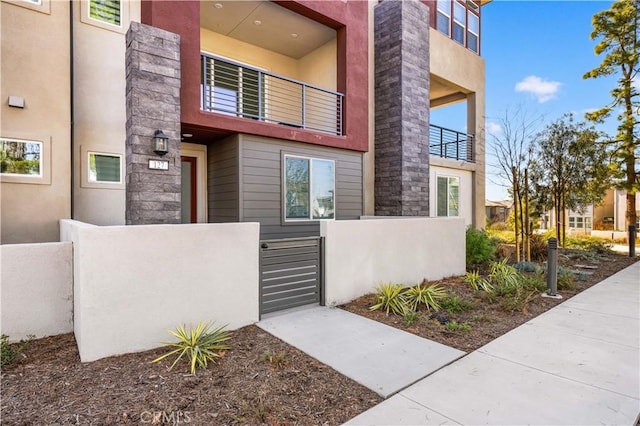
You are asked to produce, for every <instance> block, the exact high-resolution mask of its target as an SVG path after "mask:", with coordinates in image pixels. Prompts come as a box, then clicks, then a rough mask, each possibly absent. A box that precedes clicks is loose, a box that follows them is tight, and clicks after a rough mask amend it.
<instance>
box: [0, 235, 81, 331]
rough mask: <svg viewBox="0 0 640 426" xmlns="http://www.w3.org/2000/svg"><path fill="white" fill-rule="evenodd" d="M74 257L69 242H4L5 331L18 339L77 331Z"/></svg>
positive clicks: (0, 253)
mask: <svg viewBox="0 0 640 426" xmlns="http://www.w3.org/2000/svg"><path fill="white" fill-rule="evenodd" d="M71 256H72V247H71V243H68V242H67V243H42V244H5V245H0V261H1V262H0V263H1V272H0V278H1V280H0V281H1V282H2V286H1V294H0V299H1V305H2V326H1V328H2V334H6V335H8V336H9V338H10V340H11V341H17V340H20V339H23V338H25V337H27V336H29V335H35V336H36V337H45V336H52V335H55V334H61V333H70V332H71V331H73V276H72V271H71Z"/></svg>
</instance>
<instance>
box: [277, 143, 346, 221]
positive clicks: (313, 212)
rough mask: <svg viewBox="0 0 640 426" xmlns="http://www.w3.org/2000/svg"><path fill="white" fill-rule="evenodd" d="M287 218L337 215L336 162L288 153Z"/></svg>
mask: <svg viewBox="0 0 640 426" xmlns="http://www.w3.org/2000/svg"><path fill="white" fill-rule="evenodd" d="M284 163H285V164H284V169H285V170H284V176H285V179H284V180H285V182H284V185H285V188H284V193H285V200H284V203H285V206H284V208H285V215H284V217H285V220H287V221H295V220H322V219H334V218H335V162H334V161H333V160H320V159H317V158H305V157H295V156H290V155H285V157H284Z"/></svg>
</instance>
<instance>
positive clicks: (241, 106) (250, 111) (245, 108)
mask: <svg viewBox="0 0 640 426" xmlns="http://www.w3.org/2000/svg"><path fill="white" fill-rule="evenodd" d="M202 68H203V70H202V72H203V74H206V75H205V77H206V78H205V80H204V81H205V82H206V83H205V86H204V88H203V90H204V104H203V109H205V110H207V111H215V112H219V113H223V114H229V115H237V116H241V117H246V118H256V119H257V118H259V117H260V106H259V103H260V102H261V101H262V102H264V96H260V94H261V93H263V92H264V79H263V77H262V75H261V74H260V72H258V71H257V70H253V69H250V68H246V67H243V66H240V65H236V64H233V63H231V62H226V61H223V60H218V59H214V58H210V57H203V64H202Z"/></svg>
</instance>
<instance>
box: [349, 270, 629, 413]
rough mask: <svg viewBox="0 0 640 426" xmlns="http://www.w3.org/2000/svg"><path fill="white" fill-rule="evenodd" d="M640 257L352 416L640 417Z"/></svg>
mask: <svg viewBox="0 0 640 426" xmlns="http://www.w3.org/2000/svg"><path fill="white" fill-rule="evenodd" d="M638 416H640V262H638V263H635V264H634V265H632V266H630V267H628V268H626V269H624V270H623V271H620V272H619V273H617V274H615V275H613V276H611V277H609V278H607V279H606V280H604V281H602V282H601V283H599V284H597V285H595V286H593V287H591V288H590V289H588V290H586V291H584V292H582V293H580V294H579V295H577V296H575V297H573V298H571V299H569V300H567V301H566V302H564V303H562V304H561V305H559V306H557V307H555V308H553V309H551V310H549V311H547V312H545V313H544V314H542V315H540V316H538V317H536V318H534V319H533V320H531V321H529V322H527V323H526V324H524V325H522V326H520V327H518V328H516V329H514V330H512V331H511V332H509V333H507V334H505V335H503V336H501V337H500V338H498V339H496V340H494V341H493V342H491V343H489V344H487V345H485V346H483V347H482V348H480V349H478V350H477V351H475V352H472V353H471V354H469V355H467V356H465V357H464V358H461V359H460V360H458V361H456V362H454V363H453V364H451V365H449V366H446V367H444V368H442V369H441V370H439V371H437V372H436V373H434V374H433V375H431V376H429V377H426V378H425V379H423V380H421V381H420V382H418V383H416V384H414V385H413V386H410V387H408V388H407V389H404V390H402V391H401V392H399V393H398V394H396V395H394V396H392V397H391V398H389V399H387V400H386V401H384V402H382V403H381V404H379V405H377V406H375V407H373V408H372V409H370V410H368V411H366V412H364V413H362V414H361V415H359V416H357V417H356V418H354V419H352V420H351V421H350V422H348V424H354V425H387V424H388V425H418V424H419V425H424V424H442V423H444V424H456V423H459V424H474V425H479V424H492V425H497V424H500V425H505V424H510V425H512V424H514V425H515V424H553V425H561V424H566V425H592V424H609V425H611V424H627V425H635V424H636V421H637V420H638Z"/></svg>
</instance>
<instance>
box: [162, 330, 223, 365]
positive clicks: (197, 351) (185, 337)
mask: <svg viewBox="0 0 640 426" xmlns="http://www.w3.org/2000/svg"><path fill="white" fill-rule="evenodd" d="M224 328H225V326H222V327H218V328H216V329H213V330H211V323H208V322H202V321H200V322H199V323H198V325H197V327H196V328H195V329H194V328H193V326H190V327H189V330H188V331H187V330H186V328H185V326H183V325H180V326H178V327H177V329H176V330H175V331H173V330H169V334H171V335H172V336H174V337H176V338H177V339H178V341H177V342H165V343H164V344H166V345H168V346H170V347H173V348H175V349H173V350H171V351H170V352H168V353H166V354H164V355H162V356H161V357H158V358H156V359H154V360H153V361H152V362H158V361H161V360H163V359H165V358H167V357H170V356H172V355H177V357H176V359H175V360H174V361H173V364H171V367H169V370H171V369H172V368H173V367H174V366H175V365H176V364H177V363H178V361H180V359H182V357H183V356H184V355H185V354H186V355H187V358H188V359H189V363H190V365H191V374H196V367H199V368H206V367H207V363H208V362H211V363H214V364H215V361H216V358H219V357H220V356H221V355H220V353H219V351H221V350H225V349H229V346H228V345H226V344H224V343H222V342H225V341H227V340H229V339H230V338H231V333H230V332H229V331H226V330H224Z"/></svg>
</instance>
